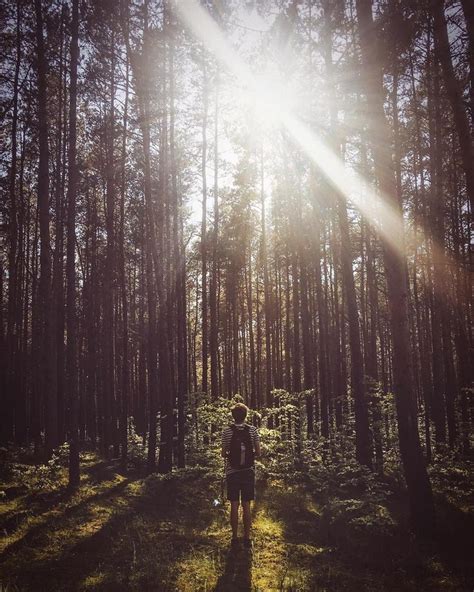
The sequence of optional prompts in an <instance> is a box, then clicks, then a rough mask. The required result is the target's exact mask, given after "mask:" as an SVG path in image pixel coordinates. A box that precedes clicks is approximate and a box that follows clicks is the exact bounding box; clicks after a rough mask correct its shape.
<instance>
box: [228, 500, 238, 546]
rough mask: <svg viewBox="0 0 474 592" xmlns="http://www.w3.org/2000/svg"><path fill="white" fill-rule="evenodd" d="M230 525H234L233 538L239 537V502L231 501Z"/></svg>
mask: <svg viewBox="0 0 474 592" xmlns="http://www.w3.org/2000/svg"><path fill="white" fill-rule="evenodd" d="M230 525H231V527H232V538H233V539H236V538H237V530H238V526H239V502H238V501H237V502H230Z"/></svg>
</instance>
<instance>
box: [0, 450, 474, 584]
mask: <svg viewBox="0 0 474 592" xmlns="http://www.w3.org/2000/svg"><path fill="white" fill-rule="evenodd" d="M82 460H83V464H84V472H83V478H82V482H81V487H80V488H79V490H78V491H76V492H75V493H74V494H69V493H68V492H67V489H66V483H65V474H64V470H63V472H60V474H59V475H58V477H57V479H55V481H54V483H49V484H48V485H46V486H43V487H42V489H41V490H38V491H36V492H30V491H29V490H27V489H26V488H25V487H22V486H21V485H18V484H17V483H14V482H12V481H11V480H10V481H9V482H5V483H3V484H2V485H0V490H3V491H5V495H4V498H3V499H2V500H1V504H0V529H1V532H2V533H3V536H2V538H1V541H0V545H1V546H0V550H1V557H0V591H1V592H5V591H6V590H8V591H10V592H30V591H31V592H42V591H43V590H44V591H46V590H47V591H48V592H54V591H58V592H59V591H61V592H69V591H77V592H85V591H94V592H97V591H104V592H105V591H110V592H116V591H117V592H120V591H122V590H123V591H125V590H126V591H137V592H138V591H140V592H143V591H158V592H172V591H180V592H207V591H221V592H237V591H239V592H273V591H275V592H311V591H314V592H333V591H334V592H344V591H346V590H347V591H351V592H352V591H359V590H360V591H367V592H371V591H374V592H375V591H377V592H378V591H381V590H387V591H397V592H398V591H401V592H412V591H413V592H414V591H415V590H417V591H418V590H427V591H431V590H437V591H438V590H439V591H440V592H443V591H446V592H448V591H453V592H454V591H456V592H458V591H459V592H462V591H464V590H466V591H468V590H469V591H472V582H473V578H472V576H473V573H472V568H471V565H472V551H471V549H470V546H469V544H470V543H469V541H471V536H472V532H473V531H472V530H471V529H472V526H473V521H472V512H471V511H470V509H471V508H472V505H470V504H469V503H466V496H465V495H464V497H463V498H462V499H463V504H461V506H462V507H458V506H457V505H456V500H455V499H454V498H453V497H452V496H451V497H449V496H446V495H444V496H442V495H441V494H439V495H438V497H437V506H438V514H439V516H440V534H439V537H438V538H437V539H436V540H433V541H428V542H426V541H425V542H419V541H417V540H416V539H414V538H413V537H412V536H411V535H410V533H409V531H408V530H407V529H406V526H405V525H404V519H403V516H404V514H403V508H404V507H406V500H404V499H403V496H402V494H400V495H398V496H392V499H390V501H389V503H382V502H381V501H380V499H375V501H373V502H370V503H369V501H367V499H366V498H365V497H364V496H363V495H362V494H361V495H360V496H359V497H358V496H357V495H356V491H349V490H347V491H345V493H344V494H341V493H340V492H337V491H332V492H331V491H329V493H328V492H327V491H326V493H325V494H324V495H322V494H321V491H318V488H317V487H315V486H314V484H312V483H311V482H310V481H308V482H302V481H301V482H299V483H298V484H296V483H295V484H289V483H288V482H286V483H285V482H284V481H282V480H277V479H273V480H270V481H268V482H266V483H265V484H263V483H261V484H260V486H259V489H258V499H257V501H256V503H255V504H254V506H253V514H254V541H255V544H254V549H253V551H248V550H245V549H243V548H240V549H238V550H236V551H231V550H230V549H229V534H230V533H229V528H228V524H227V509H226V508H224V507H222V506H221V505H218V506H217V507H213V504H212V500H213V499H215V498H217V497H218V496H219V490H220V485H219V482H218V479H217V478H215V477H214V476H213V475H212V474H211V473H209V472H208V471H206V470H205V469H202V468H199V467H196V468H191V469H187V470H180V471H176V472H175V473H174V474H173V475H171V476H166V477H161V476H151V477H149V478H147V479H144V478H143V477H141V476H139V475H132V474H129V475H127V474H123V473H121V472H120V470H119V468H118V465H117V464H116V463H114V462H104V461H102V460H100V459H99V458H97V457H96V456H94V455H92V454H87V455H84V458H83V459H82Z"/></svg>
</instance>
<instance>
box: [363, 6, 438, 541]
mask: <svg viewBox="0 0 474 592" xmlns="http://www.w3.org/2000/svg"><path fill="white" fill-rule="evenodd" d="M356 8H357V19H358V30H359V37H360V46H361V52H362V63H363V66H364V68H365V72H366V81H365V82H366V86H365V88H366V89H367V101H368V105H369V109H370V112H371V114H372V118H371V127H370V130H369V131H370V133H371V139H372V143H373V152H374V163H375V172H376V176H377V179H378V181H379V187H380V191H381V194H382V195H383V196H385V199H387V200H388V205H389V207H391V208H392V209H393V211H397V212H398V223H399V226H398V227H397V228H387V227H384V228H383V231H384V233H387V234H388V233H391V234H392V236H393V234H394V233H395V234H396V236H395V237H394V238H395V239H396V243H395V244H396V247H394V246H393V245H392V244H390V243H388V242H387V241H386V240H384V260H385V268H386V274H387V291H388V299H389V307H390V316H391V329H392V341H393V382H394V384H393V387H394V392H395V397H396V409H397V419H398V430H399V442H400V453H401V458H402V463H403V469H404V473H405V478H406V483H407V488H408V496H409V504H410V516H411V522H412V525H413V527H414V528H415V529H416V530H418V531H419V532H424V533H426V532H429V531H432V530H433V527H434V520H435V514H434V504H433V495H432V491H431V484H430V481H429V478H428V473H427V471H426V466H425V461H424V458H423V454H422V450H421V445H420V441H419V436H418V425H417V413H416V406H415V400H414V395H413V386H412V376H411V374H412V372H411V355H410V336H409V327H408V311H407V285H406V281H407V278H406V273H405V270H406V266H405V256H404V252H403V244H404V241H403V222H402V216H401V210H400V204H399V203H397V192H396V184H395V177H394V172H393V162H392V155H391V147H390V144H389V142H388V138H390V133H389V128H388V123H387V120H386V117H385V113H384V104H383V97H384V89H383V85H382V72H381V69H380V66H379V64H378V62H377V59H378V55H379V54H378V52H377V41H376V40H377V34H376V29H375V26H374V22H373V17H372V1H371V0H357V2H356ZM377 139H379V140H380V139H381V141H378V142H377Z"/></svg>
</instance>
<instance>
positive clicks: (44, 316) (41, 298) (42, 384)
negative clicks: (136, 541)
mask: <svg viewBox="0 0 474 592" xmlns="http://www.w3.org/2000/svg"><path fill="white" fill-rule="evenodd" d="M35 13H36V43H37V59H38V127H39V163H38V213H39V214H38V215H39V230H40V279H39V289H38V303H37V306H38V309H37V310H38V313H37V314H38V317H39V318H38V330H39V333H37V335H38V339H40V340H41V345H40V348H39V359H40V366H39V375H38V377H37V387H36V388H37V389H38V391H37V400H36V403H37V405H36V406H35V410H34V413H36V414H39V413H40V408H41V401H44V403H45V407H46V417H45V420H46V422H47V423H46V448H47V452H50V451H51V450H52V448H53V447H54V446H56V445H57V425H58V422H57V392H56V388H55V387H56V384H55V380H54V373H55V372H56V360H55V359H54V356H53V349H52V340H53V323H52V320H53V312H54V311H53V310H52V299H51V298H50V290H51V253H50V249H51V244H50V234H49V232H50V228H49V146H48V133H49V123H48V114H47V100H48V98H47V88H46V85H47V76H48V72H47V71H48V65H47V61H46V53H45V46H44V37H43V14H42V6H41V0H35ZM34 421H35V428H34V434H33V437H34V439H35V444H36V448H38V445H39V443H40V439H41V435H40V429H41V428H40V426H41V419H40V417H39V416H38V417H35V418H34Z"/></svg>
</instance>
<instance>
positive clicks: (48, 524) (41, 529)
mask: <svg viewBox="0 0 474 592" xmlns="http://www.w3.org/2000/svg"><path fill="white" fill-rule="evenodd" d="M129 483H130V481H129V480H128V479H125V480H124V481H121V482H120V483H117V484H116V485H114V486H113V487H111V488H107V489H105V490H104V491H101V492H99V493H96V494H94V495H91V496H89V497H87V498H85V499H83V500H82V501H80V502H79V503H78V504H75V505H73V506H69V507H66V508H65V509H64V511H63V512H62V513H61V514H54V515H53V516H51V517H49V518H48V519H47V520H45V521H44V522H41V523H40V524H38V525H36V526H33V527H32V528H30V529H29V530H27V531H26V532H25V534H24V535H23V536H22V537H21V538H20V539H18V540H17V541H15V542H14V543H11V544H10V545H8V546H7V547H6V548H5V550H4V551H3V553H2V554H1V559H2V561H3V560H5V559H7V558H8V557H10V556H11V555H16V554H17V553H18V552H21V550H22V548H23V547H27V546H29V545H30V544H32V543H34V542H36V539H37V538H38V537H41V534H42V533H45V532H46V531H48V530H50V529H51V528H55V527H56V526H58V525H60V524H61V522H62V521H63V520H64V519H65V518H69V517H71V516H72V515H74V514H78V513H80V512H81V511H83V510H84V509H85V508H86V507H87V506H88V505H89V504H90V503H94V502H97V501H100V500H101V499H104V498H107V497H109V496H114V495H116V494H118V493H120V492H121V491H123V490H124V489H125V488H126V487H127V485H128V484H129ZM70 496H71V493H70V492H69V491H68V490H64V491H63V492H62V493H61V495H60V497H59V498H58V499H61V500H62V501H67V499H69V498H70ZM56 501H57V500H56ZM57 503H59V502H57ZM54 505H56V504H54ZM52 507H54V506H52ZM52 507H50V508H49V510H51V509H52ZM46 511H47V510H44V511H43V512H40V513H39V514H38V516H41V515H42V514H43V513H45V512H46ZM31 515H34V516H36V513H33V514H31Z"/></svg>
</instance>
